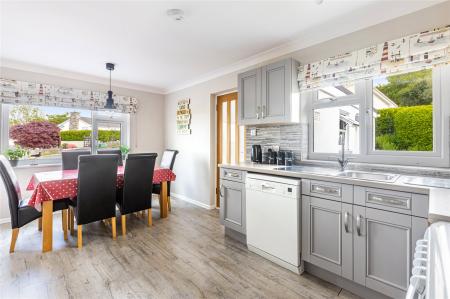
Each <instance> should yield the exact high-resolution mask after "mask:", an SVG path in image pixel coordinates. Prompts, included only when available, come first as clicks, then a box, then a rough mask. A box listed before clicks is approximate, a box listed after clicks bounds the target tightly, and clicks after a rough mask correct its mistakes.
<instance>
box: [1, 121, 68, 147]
mask: <svg viewBox="0 0 450 299" xmlns="http://www.w3.org/2000/svg"><path fill="white" fill-rule="evenodd" d="M9 137H10V138H11V139H13V140H14V143H15V144H16V145H19V146H21V147H24V148H29V149H37V148H39V149H46V148H53V147H59V145H60V144H61V139H60V137H59V128H58V127H57V126H56V125H55V124H53V123H51V122H48V121H32V122H29V123H26V124H23V125H21V124H19V125H14V126H12V127H11V128H10V130H9Z"/></svg>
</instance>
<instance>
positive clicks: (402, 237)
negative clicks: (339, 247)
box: [353, 206, 425, 298]
mask: <svg viewBox="0 0 450 299" xmlns="http://www.w3.org/2000/svg"><path fill="white" fill-rule="evenodd" d="M354 215H355V219H356V221H355V222H354V225H353V229H354V231H355V234H354V253H355V255H354V274H355V275H354V277H355V278H354V280H355V281H356V282H357V283H359V284H362V285H365V286H366V287H368V288H371V289H374V290H377V291H378V292H381V293H383V294H386V295H388V296H390V297H393V298H404V297H405V295H406V290H407V288H408V285H409V277H410V275H411V260H412V256H411V255H412V254H413V252H414V247H413V246H414V244H415V243H414V240H412V238H413V236H414V235H418V232H416V231H414V230H422V229H423V231H424V230H425V228H423V227H420V224H419V227H416V226H415V225H413V222H416V219H415V218H417V217H413V216H409V215H404V214H398V213H393V212H388V211H382V210H378V209H373V208H367V207H360V206H354ZM413 219H414V221H413ZM420 222H421V221H420V220H419V223H420ZM423 231H422V232H421V233H422V234H423Z"/></svg>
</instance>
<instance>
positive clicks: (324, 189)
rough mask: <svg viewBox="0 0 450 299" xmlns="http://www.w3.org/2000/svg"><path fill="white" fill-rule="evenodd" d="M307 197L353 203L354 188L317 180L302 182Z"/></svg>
mask: <svg viewBox="0 0 450 299" xmlns="http://www.w3.org/2000/svg"><path fill="white" fill-rule="evenodd" d="M302 191H303V194H305V195H310V196H315V197H319V198H326V199H331V200H337V201H344V202H348V203H353V186H352V185H346V184H338V183H331V182H324V181H316V180H302Z"/></svg>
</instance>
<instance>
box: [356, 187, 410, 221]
mask: <svg viewBox="0 0 450 299" xmlns="http://www.w3.org/2000/svg"><path fill="white" fill-rule="evenodd" d="M355 203H356V204H359V205H362V206H366V207H371V208H376V209H381V210H386V211H393V212H398V213H402V214H408V215H411V214H412V213H411V207H412V194H411V193H407V192H400V191H393V190H385V189H376V188H367V187H355Z"/></svg>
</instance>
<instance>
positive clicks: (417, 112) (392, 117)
mask: <svg viewBox="0 0 450 299" xmlns="http://www.w3.org/2000/svg"><path fill="white" fill-rule="evenodd" d="M378 112H379V117H378V118H377V119H376V129H375V136H376V137H375V144H376V149H380V150H407V151H432V150H433V107H432V105H421V106H411V107H397V108H386V109H380V110H379V111H378Z"/></svg>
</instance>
